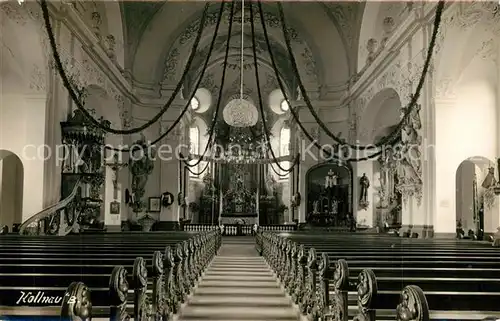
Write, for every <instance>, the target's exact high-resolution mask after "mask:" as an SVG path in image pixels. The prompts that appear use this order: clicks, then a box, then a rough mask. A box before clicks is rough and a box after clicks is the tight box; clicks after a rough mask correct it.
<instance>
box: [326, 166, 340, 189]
mask: <svg viewBox="0 0 500 321" xmlns="http://www.w3.org/2000/svg"><path fill="white" fill-rule="evenodd" d="M327 175H328V176H326V179H325V180H326V182H325V187H326V188H328V187H333V186H335V185H337V177H338V176H337V174H335V172H334V171H333V170H332V169H330V171H328V174H327Z"/></svg>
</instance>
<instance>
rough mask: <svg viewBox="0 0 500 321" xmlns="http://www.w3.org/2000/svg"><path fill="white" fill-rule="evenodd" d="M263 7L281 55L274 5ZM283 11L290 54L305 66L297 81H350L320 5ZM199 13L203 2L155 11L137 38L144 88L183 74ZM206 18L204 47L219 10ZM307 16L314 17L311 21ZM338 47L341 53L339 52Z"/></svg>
mask: <svg viewBox="0 0 500 321" xmlns="http://www.w3.org/2000/svg"><path fill="white" fill-rule="evenodd" d="M263 6H264V9H265V11H266V14H267V16H266V21H267V22H268V23H269V26H268V32H269V35H270V38H271V40H272V41H274V42H276V43H277V44H279V47H281V51H282V52H285V50H284V48H285V47H284V44H283V40H282V39H283V35H282V30H281V26H280V23H279V18H278V16H277V13H276V9H275V6H273V5H268V4H263ZM284 8H285V13H286V16H287V22H288V24H289V26H291V27H292V32H291V37H292V41H293V44H292V45H293V47H294V54H295V56H296V59H297V60H298V64H299V66H305V67H304V68H305V70H301V71H302V72H303V74H301V76H302V77H304V78H308V79H309V78H311V77H316V76H317V75H319V77H318V79H317V82H318V83H321V84H329V85H334V84H340V83H342V84H343V83H345V81H346V80H347V79H348V78H349V70H348V66H349V64H348V62H347V54H346V50H345V46H344V45H343V42H342V38H341V36H340V34H339V32H338V30H337V28H336V27H335V24H333V23H332V21H331V20H330V17H329V16H328V14H327V13H326V12H325V10H324V8H323V6H322V5H321V4H310V3H297V4H294V5H293V6H290V5H288V4H285V5H284ZM202 10H203V3H199V2H198V3H197V2H195V3H190V4H189V5H186V3H179V2H170V1H169V2H166V3H165V4H164V5H163V6H162V7H161V8H160V9H159V10H158V11H157V13H156V14H155V16H154V17H153V19H151V21H150V23H149V25H148V26H147V28H145V30H146V31H145V32H144V33H143V35H142V37H141V39H140V42H139V44H138V47H137V50H136V54H135V57H134V59H133V74H134V77H135V79H137V80H138V81H139V82H143V83H158V82H161V80H162V77H163V75H164V74H172V71H173V74H172V75H173V76H172V77H173V79H178V75H179V72H182V69H183V68H184V67H183V65H184V64H183V63H181V62H180V61H181V60H182V58H184V57H187V56H188V55H189V51H190V48H191V43H192V41H193V39H194V38H195V35H196V31H197V19H199V17H200V15H201V14H200V13H201V12H202ZM247 12H248V11H247ZM304 12H307V14H304ZM210 14H211V16H210V19H209V20H210V21H211V23H210V25H209V27H208V28H206V29H208V30H207V31H206V32H205V36H204V37H203V43H204V44H207V45H208V43H210V37H211V35H213V27H214V25H215V22H216V20H217V19H216V18H217V14H218V7H217V6H215V7H214V8H212V12H211V13H210ZM311 16H314V19H312V18H311ZM165 21H168V22H169V24H170V27H169V26H167V27H165ZM328 26H331V27H328ZM225 28H227V25H222V26H221V29H222V30H220V34H221V35H222V34H225V33H227V30H224V29H225ZM256 28H257V29H258V30H257V32H258V34H259V37H260V38H262V31H261V30H259V29H260V28H259V23H257V24H256ZM247 29H249V28H247ZM166 30H167V33H166V32H165V31H166ZM159 39H161V41H162V42H163V43H162V44H161V45H159V44H158V41H159ZM278 39H279V40H278ZM259 42H260V41H259ZM325 44H326V45H325ZM319 48H321V50H319ZM339 48H342V49H341V50H339ZM266 51H267V50H266ZM144 57H148V59H144ZM164 67H165V68H164ZM324 70H335V72H330V73H324ZM160 72H161V74H160Z"/></svg>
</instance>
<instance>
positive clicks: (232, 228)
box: [183, 224, 297, 236]
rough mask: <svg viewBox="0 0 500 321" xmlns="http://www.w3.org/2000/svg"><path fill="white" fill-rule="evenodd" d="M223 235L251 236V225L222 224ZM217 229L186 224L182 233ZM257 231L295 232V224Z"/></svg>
mask: <svg viewBox="0 0 500 321" xmlns="http://www.w3.org/2000/svg"><path fill="white" fill-rule="evenodd" d="M222 226H223V227H224V228H223V230H224V231H223V234H224V235H234V236H236V235H253V229H254V226H253V225H249V224H244V225H243V224H241V225H238V224H224V225H222ZM239 227H241V229H242V231H241V233H238V228H239ZM216 228H219V226H217V225H210V224H186V225H184V226H183V231H185V232H202V231H212V230H215V229H216ZM259 230H261V231H273V232H292V231H296V230H297V225H296V224H278V225H260V226H259Z"/></svg>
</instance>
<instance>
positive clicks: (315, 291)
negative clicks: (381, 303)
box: [255, 229, 430, 321]
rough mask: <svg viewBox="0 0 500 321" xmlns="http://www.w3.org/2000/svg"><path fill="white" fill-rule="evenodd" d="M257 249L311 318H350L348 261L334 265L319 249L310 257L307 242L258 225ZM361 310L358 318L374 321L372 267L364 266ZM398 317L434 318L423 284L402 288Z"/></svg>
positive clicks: (321, 320) (357, 320) (360, 280)
mask: <svg viewBox="0 0 500 321" xmlns="http://www.w3.org/2000/svg"><path fill="white" fill-rule="evenodd" d="M255 245H256V249H257V252H258V253H260V254H261V255H262V256H263V257H264V259H265V260H266V261H267V263H268V264H269V266H270V267H271V269H272V270H273V272H274V273H275V274H276V277H277V278H278V279H279V281H280V282H281V283H282V285H283V287H284V288H285V290H286V292H287V293H288V295H290V297H291V298H292V300H293V302H294V303H295V304H297V305H298V307H299V310H300V312H301V313H302V315H303V316H304V317H306V318H307V319H308V320H311V321H328V320H332V321H333V320H335V321H348V320H349V313H348V312H349V311H348V291H349V290H354V288H353V285H351V284H349V267H348V263H347V261H345V260H343V259H340V260H337V261H335V262H333V264H331V263H330V261H329V259H328V255H327V253H321V255H320V256H319V257H318V255H317V253H316V249H315V248H313V247H312V248H310V249H309V251H308V252H307V255H306V250H305V248H304V246H303V245H301V244H297V243H295V242H293V241H291V240H289V239H285V238H284V237H282V236H280V235H278V234H276V233H272V232H268V231H263V230H262V229H259V230H258V231H257V233H256V242H255ZM355 290H356V292H357V306H358V312H357V314H356V315H355V316H353V320H355V321H360V320H363V321H365V320H366V321H375V320H376V309H375V306H374V304H375V302H376V297H377V290H378V289H377V278H376V276H375V273H373V271H372V270H370V269H364V270H362V271H361V272H360V273H359V275H358V283H357V285H356V286H355ZM396 319H397V320H404V321H410V320H418V321H429V320H430V317H429V307H428V304H427V299H426V298H425V295H424V292H423V291H422V289H421V288H419V287H418V286H415V285H408V286H406V287H404V288H403V290H402V292H401V295H400V302H399V304H398V306H397V307H396Z"/></svg>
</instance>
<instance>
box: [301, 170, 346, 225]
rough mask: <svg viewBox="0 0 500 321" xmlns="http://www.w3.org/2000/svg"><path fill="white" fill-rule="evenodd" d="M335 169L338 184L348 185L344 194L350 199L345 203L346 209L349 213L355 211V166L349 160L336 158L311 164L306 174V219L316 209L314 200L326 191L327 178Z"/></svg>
mask: <svg viewBox="0 0 500 321" xmlns="http://www.w3.org/2000/svg"><path fill="white" fill-rule="evenodd" d="M330 171H333V172H334V173H335V175H337V184H338V185H344V186H346V187H345V189H346V190H344V193H345V194H347V195H344V196H346V197H347V199H348V204H345V208H344V210H346V211H347V213H346V214H347V215H351V214H352V213H353V204H354V203H353V175H354V174H353V168H352V165H351V164H350V163H349V162H344V161H342V160H334V161H329V162H324V163H320V164H316V165H314V166H311V167H310V168H309V169H308V170H307V172H306V174H305V184H306V188H305V194H306V195H305V210H306V221H308V217H309V215H310V214H311V213H312V212H313V211H314V204H313V203H314V202H315V201H317V200H319V198H320V195H322V193H323V192H324V187H325V179H326V177H327V176H328V175H329V173H330Z"/></svg>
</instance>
